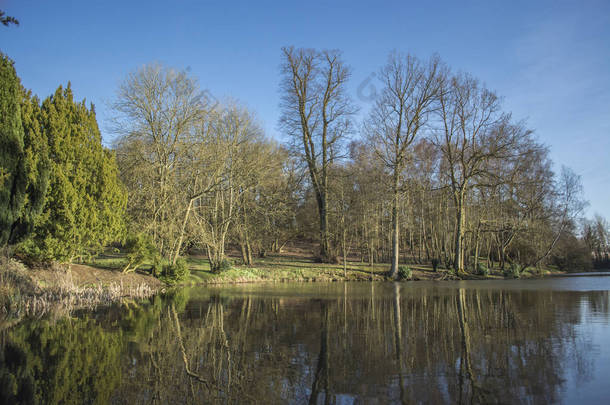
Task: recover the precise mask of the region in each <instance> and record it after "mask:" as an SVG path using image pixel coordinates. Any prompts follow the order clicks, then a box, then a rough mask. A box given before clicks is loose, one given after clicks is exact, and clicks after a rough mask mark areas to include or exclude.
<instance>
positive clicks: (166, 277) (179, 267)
mask: <svg viewBox="0 0 610 405" xmlns="http://www.w3.org/2000/svg"><path fill="white" fill-rule="evenodd" d="M189 274H190V271H189V267H188V264H187V263H186V260H185V259H183V258H180V259H178V260H176V264H171V263H167V264H164V265H163V266H162V270H161V277H159V279H160V280H162V281H163V282H165V283H167V284H176V283H179V282H181V281H184V280H186V279H187V278H188V276H189Z"/></svg>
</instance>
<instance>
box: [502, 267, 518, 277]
mask: <svg viewBox="0 0 610 405" xmlns="http://www.w3.org/2000/svg"><path fill="white" fill-rule="evenodd" d="M504 277H509V278H519V277H521V269H520V267H519V265H518V264H517V263H511V264H510V266H509V267H508V269H504Z"/></svg>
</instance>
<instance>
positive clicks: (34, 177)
mask: <svg viewBox="0 0 610 405" xmlns="http://www.w3.org/2000/svg"><path fill="white" fill-rule="evenodd" d="M21 121H22V124H23V131H24V158H25V169H26V175H27V185H26V189H25V201H24V205H23V208H22V210H21V214H20V216H19V219H18V220H17V222H16V223H14V224H13V229H12V231H11V237H10V240H9V243H10V244H15V243H17V242H19V241H21V240H23V239H24V238H26V237H27V236H29V235H30V234H31V233H32V232H33V230H34V226H35V224H36V221H37V219H38V216H39V215H40V213H41V212H42V209H43V207H44V203H45V200H46V198H45V197H46V193H47V188H48V185H49V174H50V170H51V161H50V158H49V145H48V139H47V131H46V129H45V128H44V127H43V126H42V111H41V109H40V102H39V100H38V98H37V97H35V96H32V93H31V92H30V91H27V92H24V94H23V98H22V102H21Z"/></svg>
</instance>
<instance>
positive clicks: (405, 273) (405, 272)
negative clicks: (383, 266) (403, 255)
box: [398, 266, 413, 280]
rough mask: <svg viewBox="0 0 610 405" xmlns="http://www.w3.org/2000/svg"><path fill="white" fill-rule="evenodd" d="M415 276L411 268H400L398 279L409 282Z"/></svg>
mask: <svg viewBox="0 0 610 405" xmlns="http://www.w3.org/2000/svg"><path fill="white" fill-rule="evenodd" d="M412 275H413V270H411V268H410V267H409V266H399V267H398V278H399V279H401V280H408V279H410V278H411V276H412Z"/></svg>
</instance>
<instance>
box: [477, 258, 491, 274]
mask: <svg viewBox="0 0 610 405" xmlns="http://www.w3.org/2000/svg"><path fill="white" fill-rule="evenodd" d="M477 274H478V275H479V276H485V277H487V276H489V269H488V268H487V265H486V264H485V263H481V262H479V263H478V264H477Z"/></svg>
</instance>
